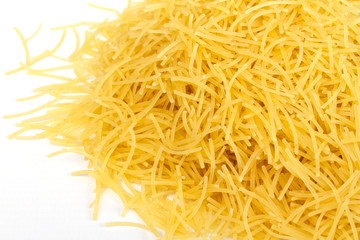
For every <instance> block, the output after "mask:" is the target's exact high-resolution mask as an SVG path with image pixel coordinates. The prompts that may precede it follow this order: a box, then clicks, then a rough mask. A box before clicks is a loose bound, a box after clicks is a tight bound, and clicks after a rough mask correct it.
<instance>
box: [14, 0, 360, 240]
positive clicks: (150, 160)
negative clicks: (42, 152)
mask: <svg viewBox="0 0 360 240" xmlns="http://www.w3.org/2000/svg"><path fill="white" fill-rule="evenodd" d="M359 14H360V2H359V1H355V0H316V1H314V0H272V1H265V0H143V1H140V2H129V6H128V7H127V8H126V9H125V10H124V11H123V12H122V13H119V14H118V18H117V19H115V20H112V21H105V22H102V23H93V24H91V26H90V28H89V30H88V31H87V32H86V36H85V37H86V38H85V40H84V42H83V43H79V42H78V44H77V45H78V47H77V49H76V50H75V51H74V53H73V54H72V55H71V56H70V57H69V58H68V59H63V60H64V61H66V62H67V64H65V66H60V67H54V68H49V69H36V68H35V67H34V64H35V63H36V62H39V61H41V60H43V59H48V58H57V59H59V57H58V56H57V55H56V51H57V50H58V47H59V46H60V45H61V43H62V41H63V39H64V38H62V40H61V41H60V43H59V45H58V46H57V47H56V48H55V49H53V50H48V51H45V52H44V53H42V54H41V55H39V56H37V57H31V56H30V55H29V54H28V53H27V61H26V62H25V63H24V64H23V65H22V66H20V68H18V69H16V70H14V71H12V72H10V73H13V72H16V71H20V70H26V71H28V73H30V74H35V75H39V76H47V77H51V78H56V79H58V80H61V81H62V82H61V83H56V84H51V85H48V86H45V87H41V88H38V89H36V90H35V91H36V95H35V96H34V97H37V96H42V95H48V96H52V98H53V99H52V100H51V101H50V102H48V103H46V104H45V105H42V106H40V107H38V108H36V109H35V110H33V111H31V112H28V113H33V112H35V111H40V110H41V112H43V111H45V113H44V114H39V115H38V116H36V117H31V118H29V119H26V120H24V121H22V122H21V123H19V124H18V125H19V126H20V127H21V128H20V130H19V131H17V132H16V133H14V134H13V135H11V136H10V137H12V138H17V139H29V138H30V139H37V138H48V139H49V140H50V142H51V143H53V144H56V145H60V146H63V147H64V149H62V150H61V151H59V152H57V153H54V154H53V155H56V154H59V153H64V152H74V153H77V154H81V155H83V156H84V158H85V159H86V160H88V161H89V169H88V170H84V171H79V172H77V173H75V175H81V174H88V175H90V176H91V177H93V178H95V179H96V189H95V193H96V198H95V200H94V202H93V204H92V206H93V207H94V218H96V216H97V213H98V208H99V201H100V197H101V195H102V193H103V192H104V190H105V189H107V188H109V189H112V190H113V191H114V192H115V193H117V194H118V195H119V196H120V198H121V199H122V201H123V203H124V206H125V212H126V211H127V210H128V209H133V210H134V211H135V212H136V213H137V214H138V215H139V216H140V217H141V218H142V220H143V221H144V223H145V224H144V225H142V224H132V223H124V222H118V223H117V222H112V223H108V224H107V225H109V226H113V225H130V226H137V227H141V228H145V229H147V230H149V231H152V232H153V233H154V234H155V235H156V236H157V237H158V238H162V239H194V238H197V237H198V238H201V239H224V238H226V237H229V238H232V239H264V240H267V239H297V240H301V239H304V240H308V239H337V240H341V239H359V232H360V144H359V143H360V106H359V100H360V56H359V51H360V17H359ZM76 26H77V25H74V26H68V27H64V31H69V30H71V29H75V28H76ZM75 33H76V31H75ZM23 40H24V41H23V42H24V44H25V46H26V44H27V40H26V39H25V38H23ZM61 69H72V70H73V71H74V73H75V75H76V77H74V78H69V77H65V76H63V75H56V74H54V71H55V70H61ZM25 114H26V113H25ZM19 115H22V114H19ZM19 115H13V116H19ZM34 129H35V130H41V131H40V132H38V133H36V134H34V135H31V136H28V135H22V134H23V133H24V132H27V131H29V130H34ZM136 185H137V187H136Z"/></svg>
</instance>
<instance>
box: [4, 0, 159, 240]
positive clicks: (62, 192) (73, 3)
mask: <svg viewBox="0 0 360 240" xmlns="http://www.w3.org/2000/svg"><path fill="white" fill-rule="evenodd" d="M88 2H90V3H93V4H98V5H102V6H108V7H113V8H116V9H119V10H120V9H121V8H122V7H124V6H125V5H126V2H127V0H61V1H49V0H31V1H29V0H11V1H2V4H1V6H0V20H1V21H0V28H1V38H0V81H1V85H0V98H1V101H0V115H1V118H0V150H1V151H0V239H4V240H12V239H16V240H17V239H19V240H27V239H34V240H35V239H36V240H42V239H46V240H57V239H59V240H71V239H87V240H92V239H104V240H112V239H135V240H136V239H145V240H146V239H155V237H154V236H153V235H152V234H151V233H148V232H146V231H145V230H140V229H135V228H130V227H111V228H110V227H104V223H105V222H111V221H124V220H128V221H133V222H141V221H140V220H139V218H138V217H137V216H136V215H135V214H134V213H130V214H129V216H127V217H126V218H125V219H123V218H121V217H120V214H121V210H122V206H121V202H120V199H119V198H118V197H117V196H116V194H114V193H113V192H111V191H107V192H105V194H104V196H103V198H102V202H101V204H100V211H99V219H98V220H97V221H93V220H91V216H92V215H91V214H92V210H91V209H90V208H89V207H88V205H89V204H90V203H91V201H92V200H93V198H94V194H93V193H92V190H93V188H94V186H95V183H94V181H93V180H92V179H90V178H89V177H72V176H71V172H73V171H77V170H83V169H86V166H87V163H86V162H85V161H83V160H82V158H81V157H79V156H75V155H60V156H58V157H55V158H50V159H49V158H47V154H49V153H51V152H53V151H56V150H57V149H58V148H57V147H54V146H51V145H50V144H48V143H47V141H45V140H39V141H17V140H8V139H7V138H6V136H7V135H9V134H10V133H12V132H13V131H14V130H15V129H16V128H15V123H16V122H17V121H18V120H19V119H3V118H2V116H3V115H5V114H10V113H16V112H22V111H24V110H28V109H29V108H31V106H33V105H36V101H33V102H23V103H17V102H15V99H17V98H19V97H24V96H28V95H30V94H31V91H32V89H34V88H35V87H37V86H42V85H44V84H46V83H48V81H49V80H48V79H39V78H36V77H29V76H26V75H25V74H23V73H20V74H15V75H12V76H9V77H7V76H4V72H6V71H8V70H11V69H13V68H14V67H17V66H18V62H19V61H21V60H23V59H24V52H23V48H22V45H21V42H20V40H19V38H18V37H17V35H16V33H15V31H14V30H13V27H14V26H16V27H18V28H19V29H20V31H21V32H23V33H24V35H29V34H31V33H32V32H34V31H35V30H36V28H37V27H38V25H39V23H40V22H42V23H43V24H44V25H43V30H42V31H41V34H40V36H39V38H37V39H34V40H33V41H34V42H35V43H34V45H32V46H31V49H30V50H31V51H33V53H34V54H36V53H39V52H40V51H41V50H45V49H47V48H51V47H53V46H54V44H55V42H56V39H57V38H58V37H59V34H60V33H51V32H48V29H49V28H50V27H54V26H62V25H66V24H71V23H76V22H79V21H82V20H88V21H100V20H103V19H104V18H107V17H108V18H112V17H114V16H113V15H112V14H111V13H109V12H105V11H100V10H96V9H94V8H91V7H88V6H87V3H88Z"/></svg>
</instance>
